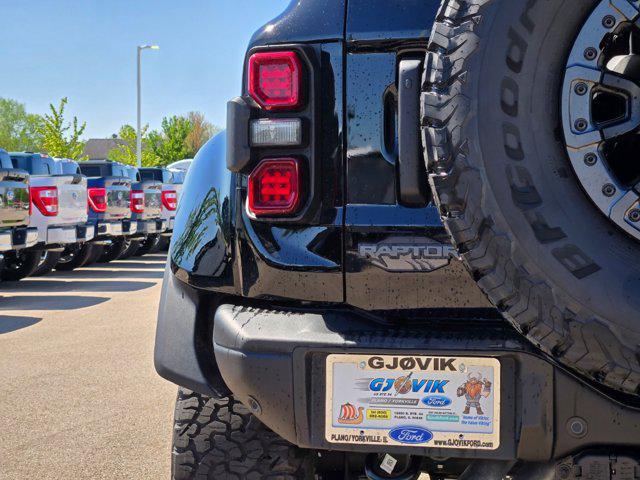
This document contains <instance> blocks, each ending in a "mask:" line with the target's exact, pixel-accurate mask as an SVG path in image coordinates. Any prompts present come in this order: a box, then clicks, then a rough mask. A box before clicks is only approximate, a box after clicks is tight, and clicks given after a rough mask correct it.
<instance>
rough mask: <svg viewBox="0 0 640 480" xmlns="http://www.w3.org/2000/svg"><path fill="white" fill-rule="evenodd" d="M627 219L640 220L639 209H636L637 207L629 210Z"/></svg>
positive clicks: (636, 221)
mask: <svg viewBox="0 0 640 480" xmlns="http://www.w3.org/2000/svg"><path fill="white" fill-rule="evenodd" d="M629 220H631V221H632V222H633V223H638V222H640V210H638V209H637V208H634V209H633V210H631V211H630V212H629Z"/></svg>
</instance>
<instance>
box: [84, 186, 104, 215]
mask: <svg viewBox="0 0 640 480" xmlns="http://www.w3.org/2000/svg"><path fill="white" fill-rule="evenodd" d="M87 198H88V201H89V207H90V208H91V210H93V211H94V212H96V213H104V212H106V211H107V189H106V188H89V189H87Z"/></svg>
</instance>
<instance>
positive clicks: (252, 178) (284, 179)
mask: <svg viewBox="0 0 640 480" xmlns="http://www.w3.org/2000/svg"><path fill="white" fill-rule="evenodd" d="M300 183H301V182H300V168H299V165H298V161H297V160H296V159H294V158H278V159H268V160H263V161H262V162H260V164H258V166H257V167H256V168H255V170H254V171H253V172H251V175H249V211H250V212H251V213H253V214H254V215H256V216H258V217H259V216H278V215H290V214H292V213H295V211H296V209H297V208H298V204H299V202H300Z"/></svg>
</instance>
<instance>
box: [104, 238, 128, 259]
mask: <svg viewBox="0 0 640 480" xmlns="http://www.w3.org/2000/svg"><path fill="white" fill-rule="evenodd" d="M128 247H129V242H127V241H126V240H125V239H124V238H121V239H119V240H116V241H114V242H112V243H111V245H108V246H105V247H102V253H101V254H100V258H99V259H98V262H99V263H109V262H113V261H114V260H117V259H118V258H120V256H121V255H122V254H123V253H124V252H125V250H127V248H128Z"/></svg>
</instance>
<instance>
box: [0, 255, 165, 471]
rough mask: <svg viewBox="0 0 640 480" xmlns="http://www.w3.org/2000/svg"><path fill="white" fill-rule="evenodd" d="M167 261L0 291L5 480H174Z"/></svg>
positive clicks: (151, 258) (116, 266)
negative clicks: (165, 362) (158, 347)
mask: <svg viewBox="0 0 640 480" xmlns="http://www.w3.org/2000/svg"><path fill="white" fill-rule="evenodd" d="M164 264H165V256H164V255H148V256H144V257H138V258H133V259H131V260H126V261H116V262H113V263H110V264H96V265H94V266H91V267H89V268H83V269H79V270H76V271H75V272H53V273H52V274H49V275H47V276H45V277H40V278H29V279H26V280H23V281H22V282H15V283H13V282H11V283H9V282H5V283H0V420H1V422H2V423H1V424H2V432H1V433H0V479H3V480H4V479H11V480H17V479H19V480H22V479H56V480H58V479H136V480H137V479H154V480H157V479H163V478H169V466H170V443H171V433H172V417H173V405H174V401H175V396H176V392H177V387H175V386H174V385H172V384H170V383H168V382H166V381H164V380H162V379H161V378H160V377H159V376H158V375H157V374H156V373H155V370H154V368H153V340H154V334H155V325H156V313H157V309H158V300H159V296H160V285H161V283H162V273H163V269H164Z"/></svg>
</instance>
